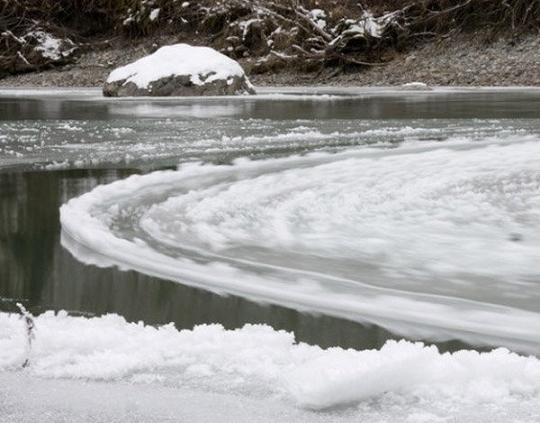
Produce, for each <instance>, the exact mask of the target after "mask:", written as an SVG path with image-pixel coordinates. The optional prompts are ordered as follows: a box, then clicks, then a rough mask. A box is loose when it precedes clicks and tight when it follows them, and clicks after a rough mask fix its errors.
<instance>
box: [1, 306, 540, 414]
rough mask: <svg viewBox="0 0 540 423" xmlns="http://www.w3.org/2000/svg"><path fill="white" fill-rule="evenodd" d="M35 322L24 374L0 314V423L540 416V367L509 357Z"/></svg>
mask: <svg viewBox="0 0 540 423" xmlns="http://www.w3.org/2000/svg"><path fill="white" fill-rule="evenodd" d="M35 322H36V331H35V334H36V338H35V340H34V342H33V346H32V350H31V352H30V356H29V358H30V365H29V366H28V367H27V368H25V369H22V370H21V369H20V365H21V360H24V357H25V355H26V353H25V350H26V346H25V344H26V339H25V335H24V324H23V322H22V321H21V319H20V318H19V316H17V315H13V314H11V315H10V314H6V313H0V328H1V329H2V330H1V331H0V347H1V348H0V382H1V383H0V410H2V411H3V412H2V413H1V414H0V421H6V422H7V421H18V422H26V421H32V419H35V418H36V417H37V416H39V415H40V414H41V413H44V412H47V414H48V415H49V416H51V417H52V418H55V419H60V418H63V419H68V420H70V421H89V420H91V421H116V419H121V418H135V417H138V418H141V419H143V420H144V421H169V419H179V418H182V417H185V418H191V419H192V420H193V419H194V420H197V421H201V420H204V419H205V420H207V421H215V420H216V419H217V418H218V417H220V418H223V416H226V417H227V419H229V420H234V421H263V422H264V421H272V419H274V421H275V419H277V420H278V421H290V420H291V419H293V420H295V421H314V422H319V421H321V422H323V421H327V422H331V421H335V422H340V421H344V422H345V421H354V420H356V421H358V419H362V420H363V421H370V422H378V421H381V422H382V421H387V420H388V419H390V420H395V419H401V420H402V421H410V422H422V421H446V419H448V418H455V419H457V420H458V421H460V422H479V421H490V422H503V421H521V422H523V421H525V422H528V421H535V420H536V419H538V418H539V417H540V414H539V412H538V409H539V408H538V407H539V406H540V382H539V380H540V377H539V376H540V361H539V360H538V359H537V358H534V357H524V356H519V355H516V354H513V353H510V352H508V351H507V350H505V349H498V350H494V351H492V352H489V353H478V352H476V351H465V350H464V351H458V352H455V353H452V354H450V353H445V354H441V353H439V352H438V351H437V349H436V348H435V347H430V346H424V345H423V344H419V343H416V344H415V343H411V342H406V341H400V342H395V341H391V342H388V343H387V344H386V345H385V346H383V347H382V348H381V349H380V350H364V351H356V350H343V349H341V348H329V349H321V348H319V347H317V346H311V345H307V344H297V343H295V341H294V335H293V334H290V333H286V332H283V331H274V330H273V329H272V328H270V327H268V326H263V325H256V326H249V325H248V326H245V327H244V328H241V329H236V330H232V331H227V330H224V329H223V328H222V327H221V326H220V325H208V326H198V327H195V328H194V329H193V330H182V331H177V330H176V329H175V328H174V327H173V326H172V325H166V326H162V327H159V328H154V327H151V326H144V325H143V324H142V323H139V324H135V323H127V322H126V321H125V320H124V319H123V318H121V317H120V316H115V315H106V316H102V317H99V318H89V319H88V318H83V317H70V316H68V315H66V314H65V313H59V314H57V315H54V314H53V313H51V312H47V313H45V314H42V315H40V316H38V317H36V318H35ZM104 398H107V401H106V402H105V403H103V402H104V401H103V400H104ZM111 398H114V401H111ZM66 400H67V401H66ZM457 404H460V405H459V407H458V406H457ZM316 410H324V411H316ZM2 419H4V420H2Z"/></svg>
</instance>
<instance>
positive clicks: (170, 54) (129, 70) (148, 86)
mask: <svg viewBox="0 0 540 423" xmlns="http://www.w3.org/2000/svg"><path fill="white" fill-rule="evenodd" d="M170 78H181V79H182V81H181V83H180V85H183V86H186V85H192V86H195V87H203V86H208V85H211V84H216V83H218V82H223V83H224V85H225V86H226V87H230V90H229V91H230V92H227V93H228V94H235V93H242V94H248V93H252V92H253V87H252V86H251V84H250V83H249V80H248V79H247V77H246V75H245V73H244V70H243V69H242V67H241V66H240V65H239V64H238V62H236V61H235V60H233V59H231V58H229V57H227V56H225V55H223V54H221V53H219V52H217V51H216V50H214V49H212V48H210V47H194V46H190V45H188V44H175V45H170V46H165V47H161V48H160V49H158V50H157V51H156V52H154V53H153V54H150V55H148V56H145V57H143V58H141V59H139V60H137V61H135V62H133V63H130V64H128V65H126V66H122V67H120V68H117V69H115V70H114V71H113V72H112V73H111V74H110V75H109V77H108V78H107V82H106V84H105V88H106V90H105V94H106V95H107V93H108V92H109V91H110V89H109V90H108V89H107V87H110V86H114V87H116V86H119V87H126V86H128V85H130V84H132V85H133V88H132V90H131V92H130V94H131V95H137V92H139V94H138V95H144V94H142V93H143V92H145V93H146V95H149V94H148V93H150V95H151V94H152V92H153V90H155V89H156V86H161V85H162V84H159V81H160V80H163V79H170ZM137 89H139V90H142V91H137ZM164 95H170V94H167V93H164Z"/></svg>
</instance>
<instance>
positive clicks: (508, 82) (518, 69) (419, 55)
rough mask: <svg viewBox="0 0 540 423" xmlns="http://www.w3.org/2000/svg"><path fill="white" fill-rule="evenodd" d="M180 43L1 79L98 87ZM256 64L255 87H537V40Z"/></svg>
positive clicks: (114, 52) (476, 38) (109, 48)
mask: <svg viewBox="0 0 540 423" xmlns="http://www.w3.org/2000/svg"><path fill="white" fill-rule="evenodd" d="M179 41H186V40H179V39H178V38H177V37H172V36H162V37H158V38H146V39H142V40H141V42H140V43H139V44H136V45H133V44H132V43H129V44H128V43H127V42H126V41H121V40H112V41H111V40H107V41H104V40H99V41H96V43H99V44H101V45H103V46H104V47H103V48H94V49H92V50H91V51H87V52H84V53H82V54H81V55H80V57H79V59H78V60H77V62H76V63H74V64H70V65H66V66H64V67H61V68H54V69H49V70H45V71H41V72H31V73H26V74H19V75H11V76H7V77H5V78H3V79H0V86H3V87H8V86H13V87H21V86H31V87H74V86H77V87H81V86H86V87H91V86H101V85H102V84H103V82H104V81H105V80H106V78H107V76H108V75H109V73H110V72H111V71H112V70H113V69H114V68H115V67H117V66H121V65H124V64H126V63H129V62H131V61H133V60H135V59H137V58H139V57H142V56H144V55H146V54H149V53H150V52H152V51H153V50H155V49H156V47H157V46H161V45H166V44H172V43H175V42H179ZM254 60H255V59H249V58H247V59H241V60H240V62H241V63H242V65H243V66H244V67H245V68H246V69H247V71H248V73H249V74H250V79H251V81H252V82H253V83H254V84H255V85H258V86H290V85H329V86H340V85H343V86H345V85H346V86H393V85H402V84H404V83H408V82H413V81H419V82H424V83H426V84H428V85H442V86H512V85H513V86H539V85H540V36H539V35H538V34H531V35H527V36H523V37H522V38H520V39H517V40H516V39H511V38H508V37H506V36H501V37H500V38H498V39H496V40H492V39H491V38H490V35H489V34H488V33H487V32H482V31H478V32H474V33H461V34H457V35H454V36H453V37H449V38H444V39H437V40H434V41H430V42H425V43H424V44H421V45H419V46H417V47H416V48H414V49H411V50H408V51H406V52H402V53H394V56H393V57H392V58H391V59H389V60H388V61H387V62H386V63H385V64H383V65H377V66H372V67H363V68H351V67H348V68H345V69H341V68H332V67H328V68H325V69H324V70H322V71H319V72H301V71H298V70H282V71H269V72H266V73H254V72H253V70H252V68H253V61H254Z"/></svg>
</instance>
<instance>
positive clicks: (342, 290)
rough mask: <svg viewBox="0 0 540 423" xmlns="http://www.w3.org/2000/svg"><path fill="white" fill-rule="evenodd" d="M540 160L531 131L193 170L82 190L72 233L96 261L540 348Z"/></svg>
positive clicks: (340, 312)
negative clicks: (539, 305)
mask: <svg viewBox="0 0 540 423" xmlns="http://www.w3.org/2000/svg"><path fill="white" fill-rule="evenodd" d="M539 169H540V143H538V142H537V141H536V140H531V139H529V138H521V139H514V140H513V141H510V140H506V141H505V142H483V143H480V142H476V143H470V141H468V140H463V141H455V142H448V143H445V144H437V143H411V144H410V145H409V146H404V147H401V148H398V149H392V150H380V149H362V150H349V151H346V152H343V153H339V154H326V153H318V154H312V155H308V156H305V157H292V158H287V159H273V160H266V161H259V162H251V161H246V160H242V161H237V162H235V164H234V165H233V166H200V165H190V166H183V167H182V168H180V169H179V170H178V171H167V172H155V173H152V174H149V175H145V176H132V177H130V178H128V179H126V180H124V181H119V182H115V183H113V184H110V185H107V186H102V187H98V188H96V189H95V190H93V191H92V192H90V193H88V194H85V195H83V196H81V197H79V198H77V199H74V200H71V201H70V202H69V203H68V204H66V205H64V206H63V207H62V209H61V221H62V226H63V230H64V233H63V242H64V245H65V246H66V247H67V248H68V249H69V250H70V251H71V252H72V253H73V254H74V255H75V256H76V257H78V258H79V259H81V260H83V261H85V262H87V263H93V264H98V265H101V266H108V265H118V266H120V267H122V268H130V269H135V270H138V271H140V272H144V273H147V274H150V275H155V276H159V277H163V278H167V279H171V280H176V281H178V282H181V283H186V284H191V285H195V286H200V287H203V288H206V289H209V290H213V291H216V292H228V293H233V294H237V295H242V296H245V297H248V298H253V299H257V300H263V301H270V302H274V303H278V304H284V305H288V306H292V307H295V308H299V309H308V310H314V311H318V312H325V313H328V314H333V315H337V316H342V317H347V318H351V319H355V320H362V321H369V322H374V323H377V324H380V325H383V326H384V327H387V328H390V329H391V330H394V331H397V332H399V333H402V334H405V335H409V336H428V337H430V338H432V339H448V338H454V337H459V338H461V339H464V340H467V341H470V342H480V343H488V344H496V345H507V346H511V347H514V348H517V349H521V350H527V351H538V350H539V346H540V334H539V333H538V330H537V328H538V327H540V314H539V313H538V310H537V309H536V308H535V304H536V299H538V298H540V292H539V290H538V285H537V281H538V276H539V275H540V232H539V230H538V227H539V226H538V223H539V221H540V171H539ZM524 287H526V288H527V295H524V293H523V288H524Z"/></svg>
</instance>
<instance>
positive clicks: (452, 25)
mask: <svg viewBox="0 0 540 423" xmlns="http://www.w3.org/2000/svg"><path fill="white" fill-rule="evenodd" d="M539 25H540V0H457V1H456V0H437V1H436V0H409V1H406V0H394V1H392V0H366V1H363V2H360V3H359V2H357V1H349V0H303V1H302V0H273V1H272V0H254V1H249V0H191V1H189V0H185V1H184V0H63V1H61V2H60V1H57V0H0V74H1V73H2V72H4V73H17V72H25V71H31V70H36V69H40V68H45V67H50V66H56V65H62V64H65V63H67V62H69V61H72V60H74V59H75V58H76V53H77V49H76V48H75V46H76V45H77V46H78V47H79V49H80V48H81V47H83V48H88V46H90V48H91V47H92V45H93V44H92V40H95V39H96V37H104V36H107V37H124V38H131V39H133V38H139V37H146V36H151V35H156V34H183V35H188V36H189V34H197V36H198V37H203V38H204V39H205V40H207V42H208V44H210V45H212V46H213V47H214V48H217V49H219V50H220V51H222V52H224V53H225V54H227V55H229V56H231V57H233V58H241V57H251V58H254V59H256V60H253V61H252V62H253V63H254V64H253V68H252V69H251V71H252V72H267V71H272V70H275V69H277V68H281V67H293V66H295V67H302V68H304V69H306V68H307V69H312V70H314V69H318V68H322V67H326V66H336V67H337V68H339V67H340V66H346V65H353V66H376V65H379V64H381V63H383V62H385V61H387V60H389V59H390V58H391V56H392V54H393V52H395V51H399V50H402V49H407V48H410V46H411V45H414V44H415V43H417V42H418V41H419V40H422V39H426V38H434V37H448V36H451V35H452V34H453V33H454V32H457V31H467V30H474V29H476V28H479V27H482V28H489V29H491V30H492V31H493V32H494V33H495V32H506V33H509V34H517V33H522V32H526V31H531V30H533V31H537V30H538V28H539ZM47 37H49V38H47ZM55 40H56V41H55ZM51 43H52V44H53V45H54V47H55V48H56V50H55V51H52V50H51V48H50V46H51ZM47 49H48V50H47Z"/></svg>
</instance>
